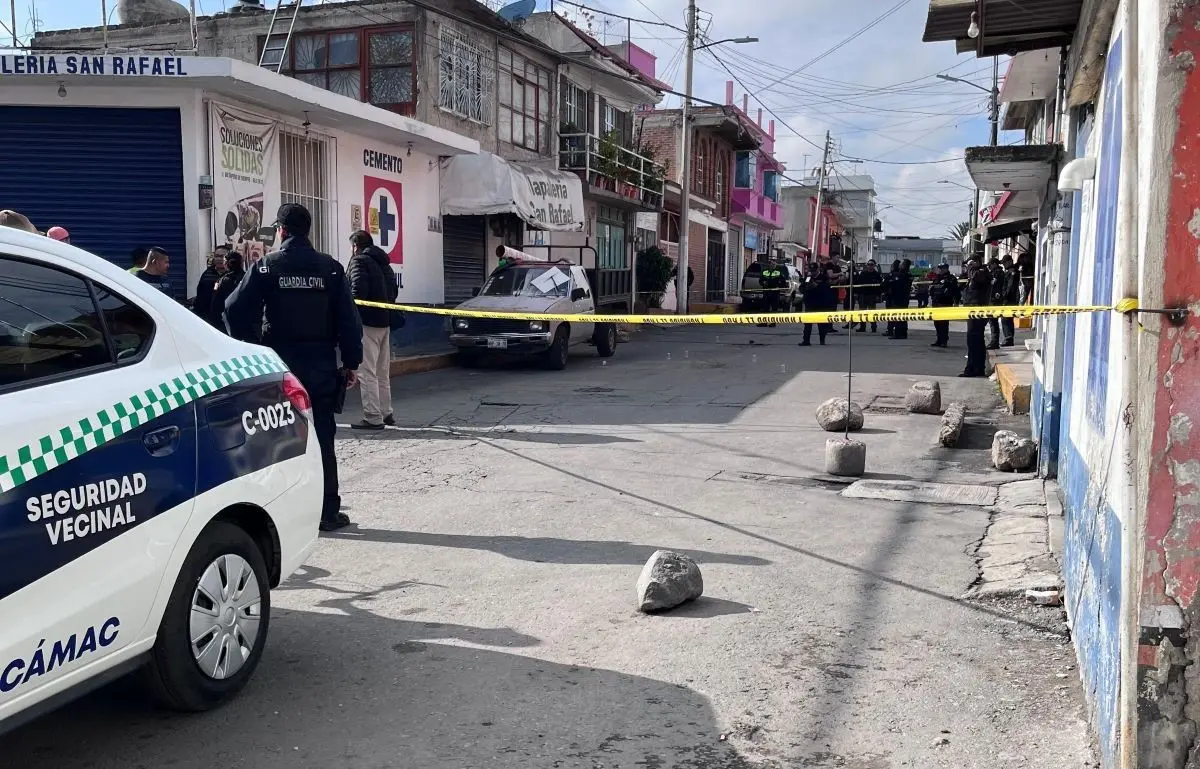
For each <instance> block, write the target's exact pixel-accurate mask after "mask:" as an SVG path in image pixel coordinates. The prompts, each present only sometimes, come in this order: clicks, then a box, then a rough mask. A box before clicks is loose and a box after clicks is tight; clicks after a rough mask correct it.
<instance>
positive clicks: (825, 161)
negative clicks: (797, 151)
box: [808, 131, 832, 259]
mask: <svg viewBox="0 0 1200 769" xmlns="http://www.w3.org/2000/svg"><path fill="white" fill-rule="evenodd" d="M829 142H830V138H829V132H828V131H826V132H825V149H824V151H823V152H822V153H821V169H820V171H819V173H818V174H817V210H816V211H815V212H814V213H813V226H812V239H811V240H809V241H808V249H809V259H816V258H817V256H818V253H819V247H818V245H817V236H818V235H819V234H820V232H821V206H823V205H824V204H825V171H826V169H827V168H828V167H829ZM830 256H832V254H830Z"/></svg>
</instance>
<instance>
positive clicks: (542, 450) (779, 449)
mask: <svg viewBox="0 0 1200 769" xmlns="http://www.w3.org/2000/svg"><path fill="white" fill-rule="evenodd" d="M848 336H850V335H848V334H847V333H845V332H843V333H841V334H837V335H835V336H833V337H831V339H830V344H829V345H828V346H826V347H817V346H814V347H812V348H805V349H800V348H798V347H796V342H797V341H798V339H799V337H798V329H793V328H787V329H785V328H779V329H755V328H738V327H721V328H684V329H677V330H668V329H655V330H648V331H643V332H639V333H636V334H635V335H634V337H633V341H632V342H631V343H630V344H627V345H623V346H621V347H620V348H619V350H618V352H617V356H616V357H615V358H612V359H610V360H608V361H607V362H603V361H600V360H599V359H597V358H595V357H594V353H592V352H591V351H590V350H589V351H584V352H582V353H581V354H580V355H579V356H578V357H576V358H574V359H573V360H572V361H571V366H570V367H569V368H568V370H567V371H565V372H548V371H542V370H538V369H536V368H533V367H529V366H521V365H516V366H502V367H498V368H489V369H484V370H480V371H469V372H468V371H458V370H447V371H440V372H433V373H430V374H425V375H420V376H413V377H406V378H404V379H402V380H397V381H396V383H395V390H394V394H395V400H396V414H397V418H398V420H399V422H400V425H401V426H400V427H399V428H397V429H393V430H388V431H386V432H384V433H381V434H370V435H365V436H364V435H361V434H356V433H352V432H351V431H349V430H344V431H341V433H340V434H339V456H340V458H341V473H342V478H343V489H344V494H345V500H346V503H347V506H348V512H349V513H350V514H351V516H352V517H353V518H354V520H355V524H356V525H355V526H354V527H352V528H350V529H347V530H345V531H344V533H339V534H337V535H334V536H330V537H327V538H326V539H325V540H324V541H323V543H322V545H321V547H320V548H319V549H318V551H317V552H316V554H315V555H314V557H313V558H312V562H311V563H310V564H309V565H308V567H307V568H306V569H305V570H304V571H303V572H302V573H301V574H298V575H296V576H295V577H294V578H293V579H291V580H290V581H289V582H287V583H286V585H285V586H284V588H283V589H282V590H280V591H279V592H277V593H276V594H275V598H274V601H275V611H274V617H273V621H272V627H271V639H270V643H269V646H268V649H267V655H266V658H265V659H264V661H263V664H262V666H261V667H260V668H259V671H258V675H257V677H256V679H255V680H254V682H253V683H252V685H251V686H250V687H249V688H248V689H247V691H246V692H245V693H244V694H243V696H241V697H240V698H239V699H238V700H236V701H235V702H233V703H232V704H230V705H229V706H227V707H225V708H223V709H221V710H219V711H217V712H213V713H208V714H204V715H200V716H179V715H174V714H169V713H163V712H160V711H157V710H155V709H154V708H153V706H151V705H149V704H148V703H147V702H146V701H145V700H144V699H143V698H142V697H141V696H140V695H139V694H138V693H137V692H136V690H133V689H132V688H131V687H130V686H128V685H127V684H123V683H119V684H116V685H114V686H111V687H109V688H107V689H104V690H101V691H99V692H97V693H95V694H93V695H90V696H88V697H87V698H85V699H83V700H81V701H79V702H77V703H75V704H73V705H70V706H68V707H67V708H65V709H64V710H62V711H59V712H57V713H55V714H51V715H49V716H47V717H45V718H42V719H41V720H39V721H37V722H34V723H33V724H31V725H29V726H27V727H25V728H23V729H21V730H20V731H18V732H15V733H12V734H9V735H6V736H5V737H3V738H2V741H0V766H2V767H9V766H12V767H21V768H22V769H43V768H44V769H75V768H80V769H82V768H85V767H86V768H87V769H109V768H112V769H117V768H120V769H128V768H130V767H148V768H154V769H157V768H158V767H180V768H191V767H206V768H207V767H212V766H222V767H255V768H256V769H284V768H287V769H300V768H303V769H308V768H310V767H311V768H312V769H340V768H342V767H345V768H346V769H376V768H380V769H382V768H384V767H389V768H390V767H404V768H405V769H408V768H414V769H426V768H428V769H442V768H445V769H476V768H478V769H541V768H542V767H586V768H588V769H593V768H594V769H608V768H610V767H629V768H630V769H633V768H634V767H690V768H695V769H700V768H702V767H703V768H705V769H745V768H747V767H751V766H760V765H765V766H778V767H785V766H786V767H849V768H850V769H891V768H892V767H901V766H909V767H988V769H997V768H1000V767H1033V768H1035V769H1041V768H1042V767H1044V768H1045V769H1051V768H1053V769H1062V768H1063V767H1083V766H1089V765H1090V763H1089V761H1090V753H1089V751H1088V746H1087V743H1086V738H1085V736H1084V729H1083V726H1082V722H1081V710H1080V706H1079V695H1078V691H1077V686H1078V685H1077V683H1076V676H1075V671H1074V669H1073V668H1072V667H1071V664H1072V661H1073V660H1072V655H1071V652H1070V647H1069V644H1067V641H1066V639H1065V638H1064V636H1063V634H1062V622H1061V618H1060V616H1059V613H1058V612H1057V611H1056V610H1047V609H1028V608H1024V607H1017V606H1012V605H1008V604H1004V603H986V604H984V603H977V602H968V601H963V600H960V596H961V595H962V594H963V592H964V591H965V590H966V588H967V587H968V586H969V585H970V584H971V583H972V582H973V581H974V580H975V579H976V577H977V568H976V564H975V562H974V559H973V557H972V555H971V554H972V553H973V550H974V545H975V543H977V542H978V540H979V539H980V537H981V536H982V535H983V532H984V529H985V528H986V526H987V523H988V513H987V511H986V510H984V509H982V508H978V507H971V506H968V505H955V504H946V505H914V504H910V503H902V502H891V501H885V500H862V499H847V498H845V497H843V496H840V494H839V492H840V491H841V490H842V488H843V487H842V486H841V485H839V484H834V483H830V482H828V481H827V480H825V479H823V478H822V465H823V451H824V444H825V439H826V438H827V437H828V434H826V433H823V432H821V431H820V429H819V428H818V427H817V425H816V424H815V421H814V419H813V410H814V408H815V406H816V405H817V404H818V403H819V402H820V401H822V400H824V399H825V398H828V397H832V396H835V395H842V394H844V393H845V391H846V387H847V379H846V377H845V373H844V372H845V366H846V360H847V342H848ZM957 339H959V340H960V339H961V337H957ZM854 341H855V345H854V360H855V364H856V368H857V371H856V376H855V377H854V379H853V380H852V387H853V392H854V397H855V399H856V400H858V401H859V402H860V403H862V404H863V405H865V406H867V407H868V408H867V429H866V430H865V431H864V432H863V434H862V439H863V440H865V441H866V442H867V443H868V470H869V472H870V474H871V477H873V478H876V479H883V480H888V479H892V480H900V481H903V480H932V481H940V482H955V483H975V484H998V483H1001V482H1003V481H1005V480H1009V478H1006V477H1004V476H1000V475H998V474H997V473H995V472H994V471H992V470H989V469H988V467H987V463H986V451H985V450H983V447H984V446H985V445H986V443H987V442H986V436H983V437H981V438H976V439H975V440H974V441H973V443H972V444H970V445H969V447H968V448H966V449H960V450H956V451H952V452H951V451H946V450H942V449H936V448H932V443H933V439H934V436H935V434H936V430H937V418H936V417H928V416H914V415H909V414H907V413H903V410H902V409H900V408H899V406H900V405H901V399H902V396H903V394H904V392H905V389H906V388H907V386H908V385H909V383H911V382H912V381H914V380H915V379H917V378H928V377H937V378H939V379H941V381H942V384H943V388H944V395H945V398H946V400H950V399H959V400H967V401H968V402H969V403H970V404H971V408H972V411H973V412H974V413H984V414H990V415H991V418H993V419H998V420H999V421H1001V422H1002V421H1003V418H1001V417H997V416H996V415H995V414H994V407H995V405H996V402H997V401H996V396H995V394H994V393H993V392H992V390H991V385H990V384H989V383H988V382H987V381H986V380H983V381H981V380H959V379H955V378H953V374H955V373H957V372H958V371H959V370H961V367H962V363H963V360H962V350H961V348H960V349H955V350H931V349H930V348H929V347H928V343H929V342H930V341H932V333H931V332H924V331H921V330H919V329H916V330H914V333H913V335H912V336H911V337H910V339H909V340H908V341H906V342H889V341H887V340H884V339H883V338H882V337H880V336H879V335H863V334H856V335H854ZM814 344H815V342H814ZM354 418H356V415H354V414H347V415H346V419H347V421H350V420H351V419H354ZM1018 423H1019V421H1018ZM981 429H982V428H981ZM657 548H672V549H677V550H680V551H683V552H686V553H688V554H690V555H692V556H693V557H695V558H696V559H697V561H698V562H699V563H700V565H701V568H702V569H703V573H704V580H705V586H706V591H705V592H706V595H705V597H704V598H702V599H701V600H699V601H697V602H695V603H693V604H691V605H689V606H687V607H685V608H682V609H680V610H676V611H674V612H671V613H668V614H666V615H660V616H644V615H640V614H639V613H638V612H637V611H636V604H635V591H634V584H635V581H636V579H637V575H638V572H639V570H640V567H641V565H642V563H643V562H644V561H645V560H646V559H647V558H648V557H649V556H650V554H651V553H653V552H654V550H655V549H657Z"/></svg>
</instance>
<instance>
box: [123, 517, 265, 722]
mask: <svg viewBox="0 0 1200 769" xmlns="http://www.w3.org/2000/svg"><path fill="white" fill-rule="evenodd" d="M269 585H270V581H269V579H268V576H267V566H266V562H265V561H264V559H263V555H262V553H261V552H260V551H259V549H258V545H257V544H256V543H255V542H254V540H253V539H252V538H251V537H250V535H249V534H247V533H246V532H245V531H244V530H242V529H241V528H239V527H237V526H234V525H233V524H231V523H225V522H223V521H217V522H214V523H212V524H210V525H209V527H208V528H207V529H205V531H204V533H203V534H201V535H200V538H199V539H198V540H197V542H196V544H195V546H194V547H193V548H192V551H191V552H190V553H188V556H187V559H186V560H185V561H184V563H183V568H182V569H181V570H180V573H179V579H178V580H177V581H176V583H175V587H174V589H173V590H172V591H171V598H170V601H169V602H168V603H167V609H166V612H165V613H164V615H163V620H162V624H161V625H160V626H159V629H158V640H157V641H156V642H155V644H154V648H153V650H152V651H151V654H150V663H149V665H148V666H147V671H146V672H147V677H148V678H149V682H150V685H151V689H152V691H153V693H154V694H155V696H156V697H157V698H158V699H159V700H160V701H162V703H163V704H164V705H166V706H167V707H170V708H173V709H175V710H183V711H202V710H209V709H210V708H214V707H216V706H218V705H220V704H221V703H223V702H225V701H226V700H228V699H230V698H231V697H233V696H234V695H235V694H237V693H238V691H240V690H241V689H242V687H243V686H245V685H246V682H247V681H249V680H250V677H251V676H252V675H253V674H254V669H255V668H256V667H257V666H258V662H259V660H260V659H261V658H262V652H263V647H264V645H265V644H266V640H267V628H268V625H269V624H270V618H271V600H270V588H269Z"/></svg>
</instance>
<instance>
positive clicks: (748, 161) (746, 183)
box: [733, 152, 758, 189]
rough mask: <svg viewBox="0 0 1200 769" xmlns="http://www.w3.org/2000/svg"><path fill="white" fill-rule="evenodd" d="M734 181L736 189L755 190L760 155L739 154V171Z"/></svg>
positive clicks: (754, 153) (752, 153)
mask: <svg viewBox="0 0 1200 769" xmlns="http://www.w3.org/2000/svg"><path fill="white" fill-rule="evenodd" d="M735 173H736V178H735V179H734V182H733V184H734V186H735V187H742V188H747V189H753V188H754V181H755V176H756V175H757V174H758V153H756V152H739V153H738V154H737V169H736V171H735Z"/></svg>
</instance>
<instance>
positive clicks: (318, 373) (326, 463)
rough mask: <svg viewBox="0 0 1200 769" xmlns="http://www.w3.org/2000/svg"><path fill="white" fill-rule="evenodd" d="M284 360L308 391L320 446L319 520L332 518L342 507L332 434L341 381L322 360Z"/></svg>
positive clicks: (335, 371)
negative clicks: (315, 362)
mask: <svg viewBox="0 0 1200 769" xmlns="http://www.w3.org/2000/svg"><path fill="white" fill-rule="evenodd" d="M281 357H283V356H281ZM284 361H285V362H286V363H287V364H288V368H290V369H291V370H292V373H293V374H295V375H296V378H297V379H299V380H300V384H302V385H304V389H305V390H308V397H309V399H310V400H312V407H313V431H314V432H316V434H317V444H318V445H319V446H320V447H321V469H322V471H323V473H324V476H325V484H324V496H323V501H322V504H321V520H323V521H332V520H334V517H335V516H336V515H337V514H338V511H339V510H341V507H342V498H341V495H340V494H339V488H338V471H337V457H336V456H335V455H334V451H333V445H334V434H335V433H337V421H336V416H335V412H334V407H335V406H336V405H337V395H338V388H339V387H341V380H340V378H339V376H338V372H337V369H336V368H334V367H332V366H331V365H330V364H328V363H326V362H324V361H323V362H322V364H320V365H305V364H304V363H297V362H296V361H294V360H293V361H289V360H288V359H287V358H286V357H285V358H284Z"/></svg>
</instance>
